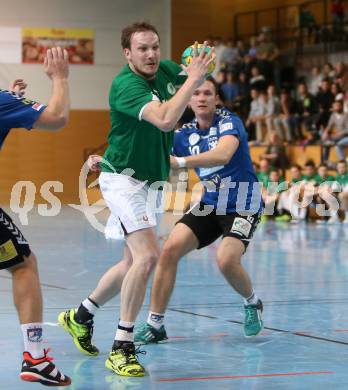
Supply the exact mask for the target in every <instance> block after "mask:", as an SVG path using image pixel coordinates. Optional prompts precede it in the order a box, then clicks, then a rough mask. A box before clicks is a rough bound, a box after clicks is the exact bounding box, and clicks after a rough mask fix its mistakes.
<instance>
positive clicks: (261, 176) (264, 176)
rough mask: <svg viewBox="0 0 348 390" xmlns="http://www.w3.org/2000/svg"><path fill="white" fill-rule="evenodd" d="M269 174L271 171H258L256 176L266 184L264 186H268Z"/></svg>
mask: <svg viewBox="0 0 348 390" xmlns="http://www.w3.org/2000/svg"><path fill="white" fill-rule="evenodd" d="M268 176H269V173H266V172H257V173H256V177H257V180H258V181H259V182H260V183H262V184H263V185H264V187H267V184H268Z"/></svg>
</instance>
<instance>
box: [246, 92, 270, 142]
mask: <svg viewBox="0 0 348 390" xmlns="http://www.w3.org/2000/svg"><path fill="white" fill-rule="evenodd" d="M250 95H251V98H252V101H251V107H250V112H249V116H248V118H247V120H246V123H245V126H246V128H247V131H248V134H249V139H250V140H256V143H257V144H261V143H262V142H263V135H262V121H263V120H264V119H265V115H266V102H265V98H264V95H262V94H260V93H259V91H258V90H257V89H252V90H251V91H250ZM255 130H256V134H255Z"/></svg>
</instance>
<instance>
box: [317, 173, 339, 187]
mask: <svg viewBox="0 0 348 390" xmlns="http://www.w3.org/2000/svg"><path fill="white" fill-rule="evenodd" d="M316 181H317V184H318V185H320V184H323V183H326V182H334V181H335V178H334V177H333V176H330V175H328V176H326V177H322V176H319V175H318V177H317V179H316Z"/></svg>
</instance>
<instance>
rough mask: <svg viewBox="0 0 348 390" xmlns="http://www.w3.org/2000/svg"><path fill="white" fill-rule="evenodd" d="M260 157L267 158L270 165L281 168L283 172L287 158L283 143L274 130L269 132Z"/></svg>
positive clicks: (286, 164)
mask: <svg viewBox="0 0 348 390" xmlns="http://www.w3.org/2000/svg"><path fill="white" fill-rule="evenodd" d="M261 158H262V159H265V160H268V162H269V164H270V165H271V166H272V167H274V168H276V169H278V170H281V171H282V172H283V174H284V172H285V170H286V168H287V167H288V158H287V155H286V151H285V148H284V145H283V143H282V142H281V140H280V137H279V135H278V133H277V132H276V131H272V132H271V133H270V136H269V142H268V145H267V149H266V151H265V153H264V154H263V155H262V156H261Z"/></svg>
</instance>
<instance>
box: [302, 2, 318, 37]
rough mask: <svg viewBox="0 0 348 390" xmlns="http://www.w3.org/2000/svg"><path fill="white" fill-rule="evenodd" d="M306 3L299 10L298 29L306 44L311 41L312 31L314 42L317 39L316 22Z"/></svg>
mask: <svg viewBox="0 0 348 390" xmlns="http://www.w3.org/2000/svg"><path fill="white" fill-rule="evenodd" d="M307 7H308V5H307V4H303V5H302V6H301V8H300V9H301V11H300V31H301V36H302V39H303V42H306V43H307V44H310V43H312V40H313V39H312V36H313V33H314V42H316V41H317V39H318V38H317V23H316V21H315V17H314V14H313V12H312V11H311V10H310V9H308V8H307Z"/></svg>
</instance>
